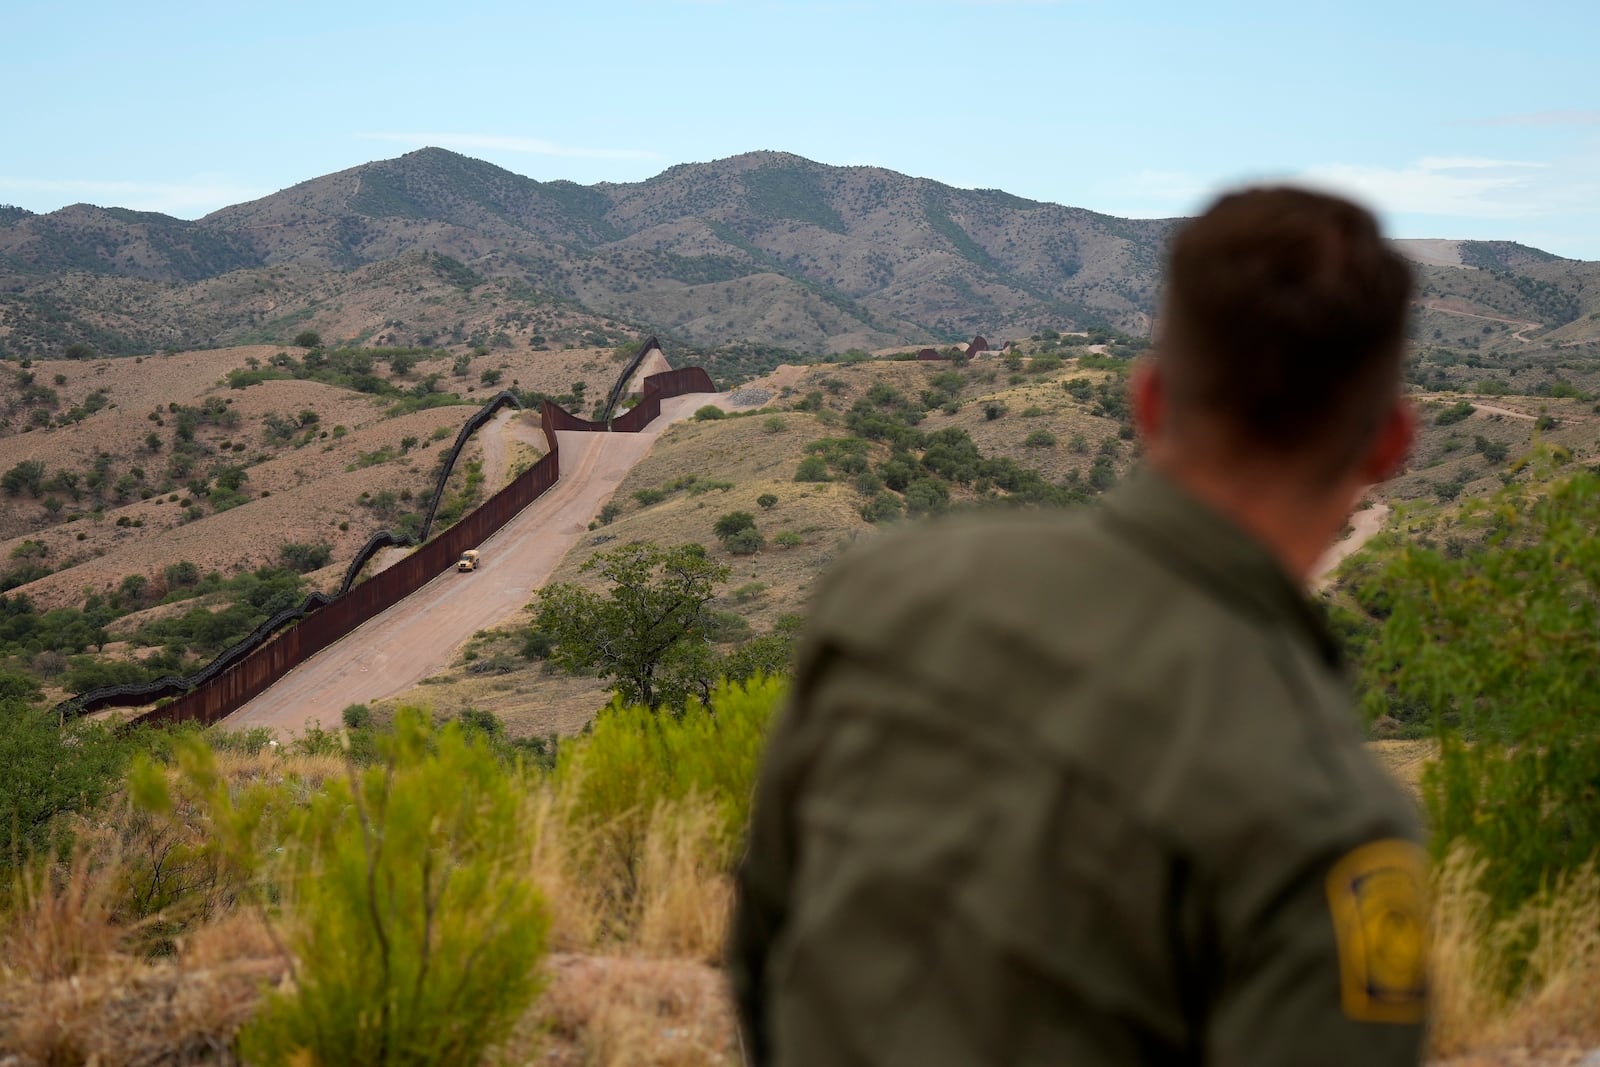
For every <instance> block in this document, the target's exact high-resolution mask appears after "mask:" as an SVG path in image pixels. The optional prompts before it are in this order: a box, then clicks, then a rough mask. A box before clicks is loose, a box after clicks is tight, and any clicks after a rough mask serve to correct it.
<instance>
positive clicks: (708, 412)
mask: <svg viewBox="0 0 1600 1067" xmlns="http://www.w3.org/2000/svg"><path fill="white" fill-rule="evenodd" d="M726 415H727V412H725V411H723V410H722V409H721V408H719V407H717V406H716V405H714V404H707V405H706V406H705V407H703V408H701V409H700V410H698V411H696V412H695V413H694V421H695V422H712V421H714V420H716V419H720V418H723V417H724V416H726Z"/></svg>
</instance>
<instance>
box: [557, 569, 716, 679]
mask: <svg viewBox="0 0 1600 1067" xmlns="http://www.w3.org/2000/svg"><path fill="white" fill-rule="evenodd" d="M581 569H582V571H583V572H584V573H589V572H594V573H596V574H598V575H599V576H600V577H601V578H603V579H605V580H606V582H607V583H609V589H608V590H607V591H606V592H605V593H595V592H591V591H590V590H588V589H584V588H582V587H580V586H577V585H572V584H570V583H566V582H558V583H555V584H553V585H549V586H546V587H545V588H544V589H541V590H540V591H539V600H538V606H537V607H536V608H535V609H534V610H535V612H536V615H535V620H534V623H533V629H534V630H536V631H539V632H541V633H544V634H548V635H550V637H552V638H553V639H554V641H555V648H554V649H553V651H552V653H551V655H550V659H551V661H552V662H554V663H555V664H556V665H557V666H559V667H562V668H564V669H566V670H569V671H574V672H580V673H585V674H593V675H597V676H599V677H601V678H608V679H611V680H612V681H613V682H614V683H615V688H616V692H617V694H618V695H619V696H620V697H621V698H622V699H623V700H624V701H628V702H630V703H642V704H645V705H647V706H648V707H650V708H651V709H659V708H660V707H661V706H662V705H663V704H671V705H673V706H681V705H682V702H683V699H684V698H685V697H686V696H687V695H688V694H689V693H691V692H693V691H695V690H696V689H697V688H698V685H697V684H696V683H697V682H699V681H700V680H701V679H702V678H703V676H704V674H705V670H706V666H707V664H706V663H705V662H704V661H705V660H706V659H707V658H708V657H709V650H708V649H707V648H706V641H705V638H704V627H705V623H706V616H707V611H706V605H707V604H708V603H709V602H710V601H711V599H712V597H713V595H714V594H713V592H712V590H713V587H714V586H715V585H716V584H717V583H718V582H722V581H726V580H727V577H728V575H729V573H730V571H729V568H727V567H725V566H722V565H719V564H716V563H713V562H712V561H711V560H710V559H708V558H707V557H706V550H705V548H704V546H702V545H692V544H691V545H679V546H677V547H675V548H663V547H661V546H660V545H655V544H652V543H650V542H647V541H641V542H636V543H634V544H630V545H623V546H622V547H620V548H615V549H612V550H611V551H609V552H600V553H597V554H595V555H594V556H592V557H591V558H590V559H589V561H588V562H587V563H585V564H584V565H583V567H582V568H581Z"/></svg>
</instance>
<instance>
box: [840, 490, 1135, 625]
mask: <svg viewBox="0 0 1600 1067" xmlns="http://www.w3.org/2000/svg"><path fill="white" fill-rule="evenodd" d="M1116 553H1117V543H1116V539H1115V537H1113V536H1111V535H1109V534H1108V533H1107V531H1106V530H1105V529H1104V528H1103V523H1101V522H1100V521H1099V516H1098V514H1097V512H1096V511H1095V510H1093V509H1082V510H1079V511H1072V512H1039V511H1026V512H1024V511H1005V512H986V513H982V514H978V515H959V516H950V517H944V518H939V519H934V520H930V521H927V522H922V523H916V524H911V525H908V526H904V527H900V528H898V529H893V530H890V531H889V532H886V533H884V534H882V535H879V536H878V537H875V538H874V539H873V541H872V542H871V543H870V544H866V545H861V546H857V547H855V548H852V549H851V550H850V551H849V552H848V553H847V554H846V555H845V556H844V558H843V559H841V560H840V561H839V562H838V563H837V564H836V565H835V566H834V567H833V569H832V570H831V572H830V573H829V575H828V577H827V578H826V579H825V580H824V585H823V606H826V605H827V604H829V603H833V604H838V605H840V606H842V607H843V608H844V609H845V610H853V605H856V604H859V603H861V602H862V601H871V602H872V603H874V604H877V605H880V606H893V605H897V604H900V603H902V602H904V603H905V604H906V605H907V606H908V607H912V608H913V609H914V610H920V609H921V607H922V606H923V605H926V604H927V603H929V602H930V601H934V600H949V599H959V600H961V601H962V602H964V603H967V604H969V605H971V604H974V603H975V602H977V601H981V600H983V599H985V598H987V597H988V596H989V595H991V594H996V595H999V594H1004V593H1006V592H1009V591H1011V590H1013V589H1015V588H1016V587H1017V586H1018V585H1022V584H1026V583H1030V582H1035V581H1040V580H1061V579H1064V578H1065V579H1070V578H1071V577H1072V576H1073V575H1076V574H1080V573H1092V572H1095V571H1097V570H1100V569H1102V568H1103V567H1104V566H1105V565H1106V563H1107V557H1108V556H1111V555H1114V554H1116Z"/></svg>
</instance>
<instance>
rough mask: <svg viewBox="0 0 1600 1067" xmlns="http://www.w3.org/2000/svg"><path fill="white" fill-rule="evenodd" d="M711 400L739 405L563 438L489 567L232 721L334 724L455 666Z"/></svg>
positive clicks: (700, 401) (667, 405)
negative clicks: (556, 462)
mask: <svg viewBox="0 0 1600 1067" xmlns="http://www.w3.org/2000/svg"><path fill="white" fill-rule="evenodd" d="M708 403H711V404H716V405H718V406H722V407H728V406H731V402H730V401H729V399H728V398H727V397H726V396H708V395H706V394H690V395H688V396H681V397H674V398H672V399H670V400H667V401H665V402H663V403H662V405H661V417H660V418H658V419H656V420H655V422H653V423H652V424H651V425H650V426H649V427H648V428H646V430H645V431H644V432H642V433H637V434H620V433H619V434H601V433H568V432H562V433H561V434H560V435H559V440H560V444H561V466H562V477H561V480H560V482H558V483H557V484H556V486H555V488H553V489H551V490H550V492H548V493H546V494H545V495H544V496H543V497H541V498H540V499H539V500H537V501H535V502H534V503H533V504H532V505H530V506H529V507H528V508H526V509H525V510H524V511H523V512H522V513H521V514H520V515H518V516H517V517H516V518H515V519H513V520H512V521H511V522H509V523H507V524H506V525H505V526H504V527H503V528H502V529H501V530H500V531H499V532H498V533H496V534H495V535H494V536H493V537H491V538H490V539H489V540H488V541H487V542H485V544H484V545H483V567H482V569H481V570H479V571H478V572H476V573H472V574H457V573H456V572H455V571H453V570H452V571H447V572H445V573H444V574H442V575H440V576H439V577H438V578H436V579H434V581H432V582H431V583H429V584H428V585H427V586H425V587H424V588H423V589H421V590H419V591H418V592H417V593H415V594H413V595H412V596H410V597H408V598H407V599H406V600H405V601H403V602H402V603H400V604H398V605H396V606H395V607H394V608H392V609H391V610H389V611H387V612H385V613H384V614H383V615H381V616H379V617H378V618H376V619H373V620H372V621H371V622H369V623H367V624H366V625H365V626H363V627H361V628H360V629H359V630H357V631H356V632H355V633H353V634H351V635H350V636H348V637H346V638H345V639H344V640H342V641H340V642H339V643H338V644H336V645H334V646H333V647H332V648H329V649H326V650H324V651H323V652H322V653H320V654H319V655H317V656H314V657H312V658H311V659H310V660H307V661H306V662H305V663H303V664H301V666H300V667H298V668H296V669H295V671H294V672H293V673H291V674H290V675H289V676H288V677H287V678H285V679H284V680H283V681H281V682H279V683H278V684H277V685H276V686H274V687H273V688H272V689H270V690H268V691H267V692H266V693H264V694H262V695H261V696H259V697H257V698H256V699H255V700H253V701H251V702H250V703H249V704H247V705H246V706H245V707H243V708H241V709H240V710H239V711H237V712H235V713H234V714H233V715H231V716H229V717H228V718H227V719H226V720H224V721H225V722H226V723H227V724H228V725H229V726H230V727H234V728H239V729H244V728H248V727H257V726H265V727H269V728H272V729H276V730H283V731H297V730H301V729H304V728H305V727H306V726H308V725H310V724H311V723H313V722H321V723H323V724H325V725H334V724H336V723H337V722H338V721H339V714H340V712H341V711H343V710H344V709H345V708H346V707H348V706H349V705H351V704H362V703H368V702H370V701H375V700H381V699H383V698H384V697H387V696H391V695H393V694H395V693H398V692H400V691H402V690H404V689H407V688H409V687H411V686H413V685H415V684H416V683H417V682H419V681H421V680H422V679H423V678H425V677H427V676H428V675H429V674H431V673H433V672H434V671H435V670H437V669H439V668H440V667H442V666H444V665H445V664H447V663H449V662H450V661H451V660H452V659H453V658H454V656H455V653H456V649H457V648H458V647H459V646H460V645H461V644H462V643H464V642H465V641H467V640H468V639H469V638H471V637H472V635H473V634H475V633H477V632H478V631H479V630H483V629H487V628H489V627H491V626H494V625H496V624H497V623H500V622H502V621H503V620H505V619H506V618H508V617H511V616H514V615H517V614H518V613H519V612H521V611H522V609H523V606H524V605H526V604H527V603H528V601H529V599H530V598H531V597H532V596H533V592H534V590H536V589H538V588H539V586H540V585H542V584H543V583H544V581H545V580H546V579H547V578H548V576H549V575H550V574H551V572H552V571H554V570H555V568H556V566H557V565H558V564H559V563H560V562H561V560H562V558H563V557H564V556H565V555H566V554H567V552H568V551H569V550H570V549H571V548H572V547H573V546H574V545H575V544H577V542H578V541H579V540H580V539H582V537H583V536H584V534H585V533H587V531H588V525H589V521H590V520H591V519H593V518H594V516H595V514H596V513H597V512H598V511H599V510H600V507H601V505H602V504H604V503H605V502H606V501H607V500H609V499H610V498H611V496H612V494H613V493H615V492H616V489H617V487H618V486H619V485H620V484H621V483H622V480H623V479H624V478H625V477H627V474H628V472H629V471H630V470H631V469H632V468H633V466H634V464H636V463H638V462H639V460H641V459H642V458H644V456H645V454H646V453H647V452H648V451H649V450H650V447H651V445H652V444H654V442H655V439H656V438H657V437H658V436H660V434H661V432H662V431H663V430H665V429H666V428H667V427H668V426H670V425H671V424H672V423H673V422H675V421H677V420H679V419H683V418H686V417H688V416H689V415H691V414H693V413H694V412H695V411H697V410H698V409H700V408H701V407H704V406H705V405H706V404H708Z"/></svg>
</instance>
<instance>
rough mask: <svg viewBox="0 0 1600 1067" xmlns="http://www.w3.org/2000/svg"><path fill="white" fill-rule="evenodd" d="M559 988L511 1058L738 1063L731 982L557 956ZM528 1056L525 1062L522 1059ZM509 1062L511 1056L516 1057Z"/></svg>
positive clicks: (677, 968)
mask: <svg viewBox="0 0 1600 1067" xmlns="http://www.w3.org/2000/svg"><path fill="white" fill-rule="evenodd" d="M548 967H549V971H550V975H551V984H550V988H549V989H548V990H547V991H546V993H545V995H544V997H543V998H542V999H541V1001H540V1003H539V1005H538V1007H537V1008H536V1009H535V1011H534V1012H533V1013H532V1015H531V1016H530V1018H529V1019H528V1020H526V1021H525V1023H524V1026H523V1028H522V1031H523V1032H522V1033H521V1034H519V1035H518V1037H517V1038H515V1039H514V1040H513V1042H512V1043H511V1046H510V1048H508V1049H507V1050H506V1052H507V1053H508V1054H509V1055H510V1056H516V1058H518V1059H524V1058H527V1056H528V1053H529V1052H532V1051H533V1050H535V1049H538V1050H540V1051H542V1053H543V1056H542V1062H545V1063H550V1064H552V1065H558V1067H580V1065H581V1067H716V1065H722V1064H726V1065H729V1067H732V1065H736V1064H738V1063H739V1062H740V1061H739V1054H738V1038H737V1034H736V1030H735V1027H734V1023H733V1007H732V1001H731V998H730V997H729V995H728V991H727V987H726V983H725V981H724V979H723V977H722V975H721V973H720V972H718V971H717V970H716V969H714V968H712V967H709V966H707V965H705V964H703V963H697V962H693V961H686V960H639V959H625V958H618V957H603V956H571V955H553V956H552V957H551V958H550V960H549V963H548ZM519 1054H520V1055H519ZM508 1058H509V1057H508Z"/></svg>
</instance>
